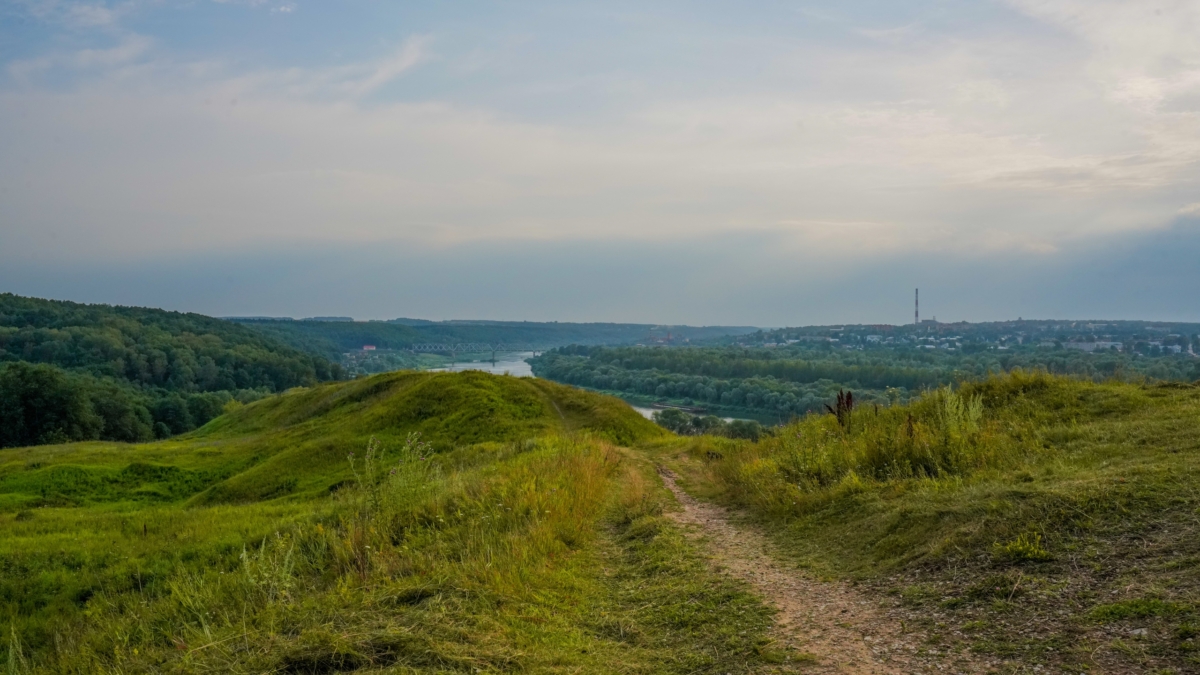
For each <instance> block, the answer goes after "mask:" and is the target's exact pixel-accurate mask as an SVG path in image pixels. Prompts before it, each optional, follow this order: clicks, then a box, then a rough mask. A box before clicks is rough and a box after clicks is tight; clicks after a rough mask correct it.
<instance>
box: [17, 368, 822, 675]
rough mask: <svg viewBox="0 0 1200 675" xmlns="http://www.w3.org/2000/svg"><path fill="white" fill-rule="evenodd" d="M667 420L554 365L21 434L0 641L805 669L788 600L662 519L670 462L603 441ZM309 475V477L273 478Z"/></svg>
mask: <svg viewBox="0 0 1200 675" xmlns="http://www.w3.org/2000/svg"><path fill="white" fill-rule="evenodd" d="M413 431H419V432H421V433H422V434H423V438H426V439H428V440H429V441H431V442H432V443H433V446H427V445H424V444H422V443H421V442H419V441H415V440H411V439H407V438H406V436H407V434H408V433H409V432H413ZM370 435H375V436H377V437H379V438H380V439H382V440H381V442H379V443H371V444H368V443H367V442H366V440H367V438H368V436H370ZM661 435H662V432H661V431H659V430H658V429H656V428H655V427H653V426H652V425H649V423H648V422H646V420H644V419H642V418H641V417H640V416H638V415H637V414H636V413H634V412H633V411H632V410H630V409H629V408H628V407H626V406H624V405H623V404H621V403H620V402H619V401H615V400H613V399H607V398H604V397H599V396H595V395H591V394H587V393H583V392H578V391H573V390H570V389H567V388H564V387H560V386H557V385H553V384H551V383H545V382H537V381H534V380H529V379H517V378H511V377H496V376H490V375H485V374H482V373H460V374H413V373H401V374H394V375H387V376H380V377H377V378H371V379H368V380H364V381H356V382H351V383H344V384H334V385H325V386H319V387H314V388H311V389H305V390H297V391H292V392H289V393H287V394H284V395H282V396H278V397H274V398H271V399H267V400H264V401H260V402H258V403H256V404H252V405H248V406H246V407H245V408H242V409H240V410H238V411H236V412H235V413H233V414H231V415H227V416H225V417H222V418H219V419H218V420H216V421H214V422H213V423H212V424H210V425H208V426H207V427H205V428H204V429H203V430H201V431H198V432H196V433H194V434H189V435H187V436H184V437H180V438H177V439H172V440H169V441H163V442H159V443H154V444H146V445H120V444H111V443H109V444H105V443H78V444H69V445H59V446H40V447H34V448H19V449H13V450H5V451H2V452H0V494H2V495H3V498H2V499H0V569H3V570H4V574H3V575H0V598H3V600H4V602H3V603H0V622H2V623H3V624H4V625H5V626H6V635H5V637H4V639H2V640H0V660H3V661H4V662H5V663H7V664H8V666H9V672H16V673H95V672H122V673H161V672H213V673H216V672H220V673H247V674H248V673H336V672H363V673H367V672H371V673H376V672H394V673H408V674H412V673H430V674H431V675H432V674H433V673H447V672H463V673H471V672H532V673H537V672H548V673H549V672H588V673H614V674H615V673H625V674H627V673H678V674H679V675H683V674H684V673H697V672H708V673H724V672H763V673H767V672H796V671H795V670H794V669H792V668H787V669H783V670H780V669H778V668H776V667H775V666H773V665H772V664H781V663H785V662H788V661H789V660H795V658H796V657H800V656H802V655H799V654H792V653H791V652H789V651H787V650H781V649H777V648H775V647H773V646H772V645H771V641H770V637H769V634H768V630H769V629H770V626H771V611H770V610H769V609H768V608H767V607H766V606H765V605H764V604H763V603H762V602H761V601H760V600H759V599H757V598H755V597H754V596H753V595H751V594H750V593H748V592H747V589H746V587H745V586H744V585H743V584H739V583H737V582H735V581H732V580H730V579H727V578H724V577H722V576H721V575H719V574H718V573H716V572H715V571H714V570H712V569H711V568H710V567H709V566H708V565H706V564H705V563H704V561H703V560H702V559H701V558H700V557H699V555H698V554H697V553H696V552H695V550H694V549H693V548H692V547H691V546H690V545H689V544H688V543H687V542H686V541H685V540H684V539H683V538H682V537H681V535H680V533H679V532H678V531H677V530H676V529H675V528H673V527H672V526H671V525H670V523H669V522H668V521H666V520H665V519H664V518H663V517H662V516H661V512H662V510H663V508H664V506H665V504H666V503H667V501H666V500H667V499H669V496H668V495H666V494H665V493H664V492H663V490H662V489H661V488H659V487H657V486H656V484H655V481H654V478H653V476H654V473H653V467H652V466H651V465H649V464H648V463H646V462H644V461H643V460H640V459H639V458H637V457H636V456H634V455H632V454H630V453H628V452H626V451H623V450H621V449H619V448H616V447H614V446H612V445H611V444H609V443H608V442H607V441H605V440H604V439H605V438H611V439H620V440H622V441H630V442H632V441H641V442H646V441H648V440H650V439H652V438H654V437H659V436H661ZM398 439H401V440H398ZM467 443H469V445H463V444H467ZM327 460H328V461H327ZM251 476H253V479H251ZM288 477H290V478H291V479H293V480H294V481H295V482H296V483H297V484H298V487H297V488H296V489H292V490H290V491H285V492H284V493H281V494H274V493H270V492H268V493H263V491H262V490H261V488H260V486H259V484H260V483H267V484H272V481H274V483H273V484H275V485H278V484H279V480H280V479H284V480H286V479H287V478H288ZM218 486H224V488H222V489H223V490H224V492H223V493H222V496H223V497H225V498H228V499H227V500H226V501H225V502H224V503H214V501H216V500H215V499H214V498H213V497H214V488H216V487H218ZM309 487H311V488H313V489H307V488H309ZM331 487H332V488H334V489H333V490H332V491H331V490H330V488H331ZM198 495H207V498H197V496H198ZM256 499H257V500H258V501H255V500H256ZM230 501H232V502H234V503H230ZM700 643H703V644H704V648H703V649H697V648H696V647H697V645H698V644H700Z"/></svg>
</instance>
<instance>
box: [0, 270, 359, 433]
mask: <svg viewBox="0 0 1200 675" xmlns="http://www.w3.org/2000/svg"><path fill="white" fill-rule="evenodd" d="M342 377H344V371H343V369H342V368H341V367H340V366H338V365H336V364H333V363H330V362H329V361H328V360H326V359H324V358H322V357H320V356H313V355H310V354H305V353H303V352H301V351H299V350H296V349H293V348H291V347H288V346H286V345H283V344H281V343H279V342H278V341H277V340H273V339H271V338H270V337H268V336H265V335H263V334H261V333H259V332H256V331H253V330H250V329H248V328H246V327H244V326H240V325H237V324H234V323H230V322H227V321H221V320H219V319H214V318H211V317H206V316H201V315H198V314H182V313H178V312H167V311H164V310H157V309H145V308H133V307H112V306H107V305H83V304H78V303H73V302H61V301H51V300H41V299H36V298H25V297H20V296H16V295H13V294H10V293H5V294H0V447H11V446H19V445H33V444H39V443H51V442H66V441H75V440H90V439H102V440H116V441H130V442H135V441H145V440H151V439H154V438H164V437H167V436H170V435H174V434H179V433H183V432H185V431H189V430H191V429H194V428H196V427H198V426H200V425H203V424H204V423H205V422H207V421H209V420H211V419H212V418H213V417H215V416H217V415H219V414H220V413H221V411H222V410H223V409H224V408H225V407H226V406H228V405H233V404H236V403H239V402H240V403H244V402H248V401H251V400H254V399H256V398H259V397H262V396H265V395H267V394H269V393H272V392H277V391H283V390H285V389H288V388H291V387H296V386H307V385H311V384H315V383H317V382H321V381H326V380H332V379H340V378H342Z"/></svg>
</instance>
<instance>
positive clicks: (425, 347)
mask: <svg viewBox="0 0 1200 675" xmlns="http://www.w3.org/2000/svg"><path fill="white" fill-rule="evenodd" d="M409 349H410V351H414V352H433V353H440V354H446V353H448V354H450V359H451V360H453V359H454V357H455V355H456V354H478V353H480V352H491V353H492V362H493V363H495V361H496V353H497V352H533V353H534V355H535V356H536V355H537V354H538V351H539V350H537V349H535V348H534V347H533V345H530V344H526V343H521V342H496V343H490V342H419V343H417V344H414V345H413V346H412V347H410V348H409Z"/></svg>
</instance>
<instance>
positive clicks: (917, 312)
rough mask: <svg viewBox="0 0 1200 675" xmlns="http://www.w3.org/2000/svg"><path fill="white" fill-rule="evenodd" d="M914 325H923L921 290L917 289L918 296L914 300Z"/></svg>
mask: <svg viewBox="0 0 1200 675" xmlns="http://www.w3.org/2000/svg"><path fill="white" fill-rule="evenodd" d="M913 325H914V326H920V325H921V289H919V288H918V289H917V293H916V296H915V297H914V298H913Z"/></svg>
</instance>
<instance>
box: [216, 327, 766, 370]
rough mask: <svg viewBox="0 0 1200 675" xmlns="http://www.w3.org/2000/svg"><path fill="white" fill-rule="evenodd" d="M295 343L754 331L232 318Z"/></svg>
mask: <svg viewBox="0 0 1200 675" xmlns="http://www.w3.org/2000/svg"><path fill="white" fill-rule="evenodd" d="M231 320H232V321H235V322H237V323H240V324H242V325H244V326H246V327H247V328H251V329H253V330H255V331H258V332H260V333H263V334H265V335H269V336H271V337H272V338H274V339H276V340H279V341H281V342H283V343H285V344H288V345H290V346H292V347H295V348H297V349H301V350H303V351H306V352H309V353H313V354H320V355H322V356H324V357H326V358H328V359H332V360H338V359H341V358H342V355H343V354H345V353H346V352H349V351H353V350H360V349H362V347H363V345H372V346H374V347H376V348H377V349H380V350H407V349H409V348H411V347H412V345H413V344H414V343H422V342H426V343H428V342H433V343H457V342H475V343H491V344H494V343H507V344H519V345H525V346H527V347H528V348H530V349H536V350H541V349H550V348H553V347H561V346H564V345H570V344H580V345H601V344H609V345H617V344H635V343H638V342H646V341H653V340H666V339H668V336H670V339H671V340H674V341H680V342H682V341H684V340H703V339H717V338H720V337H724V336H731V335H744V334H747V333H752V332H754V331H755V330H757V329H755V328H752V327H749V326H704V327H696V326H658V325H654V324H636V323H567V322H557V321H555V322H537V321H420V320H416V319H395V320H392V321H329V320H300V321H296V320H292V319H239V318H236V317H234V318H231Z"/></svg>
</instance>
